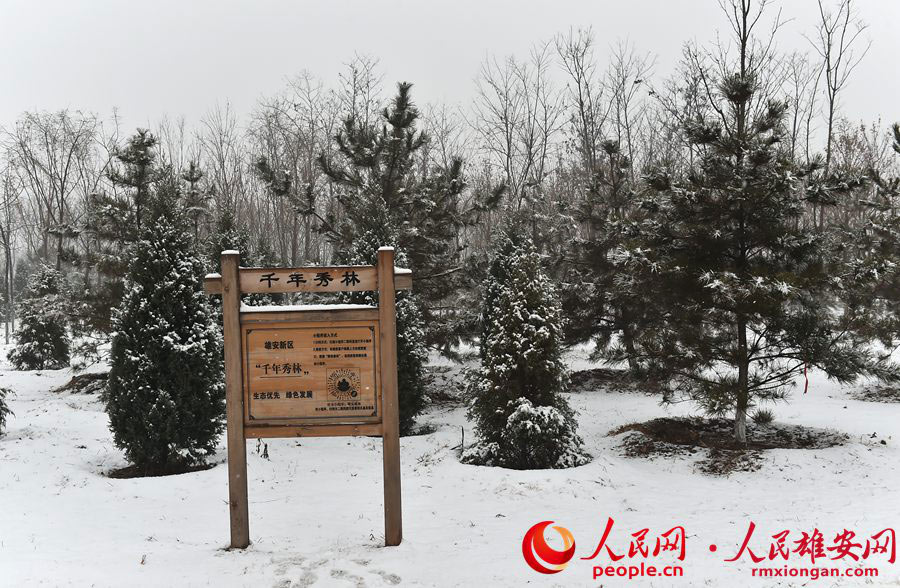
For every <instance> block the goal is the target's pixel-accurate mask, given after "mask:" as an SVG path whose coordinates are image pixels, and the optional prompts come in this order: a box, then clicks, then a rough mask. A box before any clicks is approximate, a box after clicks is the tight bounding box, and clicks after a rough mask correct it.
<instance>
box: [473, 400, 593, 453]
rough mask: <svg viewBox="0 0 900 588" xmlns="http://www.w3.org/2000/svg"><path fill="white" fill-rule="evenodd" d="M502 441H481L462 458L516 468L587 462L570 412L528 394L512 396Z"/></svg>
mask: <svg viewBox="0 0 900 588" xmlns="http://www.w3.org/2000/svg"><path fill="white" fill-rule="evenodd" d="M507 410H508V412H509V413H510V414H509V417H508V418H507V419H506V427H504V428H503V430H502V431H501V432H500V442H490V443H478V444H476V445H473V446H472V447H470V448H469V449H468V450H467V451H466V452H465V453H464V454H463V461H464V462H466V463H474V464H480V465H489V466H503V467H507V468H513V469H517V470H524V469H550V468H571V467H575V466H579V465H582V464H585V463H587V461H588V458H587V456H586V455H585V453H584V451H583V450H582V445H583V442H582V440H581V437H579V436H578V435H577V434H576V433H575V424H574V423H573V421H572V418H571V416H567V415H566V414H564V413H563V412H562V411H560V410H559V409H557V408H554V407H552V406H534V405H533V404H532V403H531V401H530V400H528V399H527V398H519V399H518V400H511V401H510V402H509V404H508V408H507Z"/></svg>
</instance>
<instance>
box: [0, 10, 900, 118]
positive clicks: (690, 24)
mask: <svg viewBox="0 0 900 588" xmlns="http://www.w3.org/2000/svg"><path fill="white" fill-rule="evenodd" d="M832 1H834V2H836V1H837V0H832ZM858 4H859V7H858V9H859V12H860V15H861V16H862V18H863V19H864V20H865V21H866V22H867V23H868V24H869V26H870V28H869V30H868V31H867V36H868V38H869V39H871V41H872V48H871V50H870V52H869V55H868V56H867V57H866V59H865V60H864V61H863V62H862V64H861V65H860V67H859V68H858V69H857V70H856V72H855V74H854V77H853V79H852V80H851V83H850V87H848V89H847V90H846V94H845V96H844V100H843V107H842V108H843V111H844V113H845V114H846V115H848V116H849V117H850V118H853V119H860V118H861V119H865V120H874V119H875V118H877V117H878V116H881V117H882V118H883V119H884V121H885V124H887V123H889V122H891V121H894V120H900V106H898V98H900V67H898V65H897V59H898V56H900V34H898V31H900V0H862V1H860V2H858ZM781 7H782V8H783V11H784V14H785V16H787V17H792V18H794V20H792V21H791V22H790V23H789V24H788V25H787V26H786V27H785V28H784V29H783V31H782V33H781V36H780V37H779V39H780V41H779V46H780V47H781V48H782V49H789V50H793V49H804V50H805V49H806V48H808V43H807V41H806V40H805V39H804V38H803V37H802V36H801V34H802V33H804V32H806V33H808V34H812V32H813V24H814V20H815V18H816V2H815V0H782V2H781ZM723 24H724V20H723V16H722V14H721V12H720V11H719V8H718V6H717V3H716V1H715V0H627V1H622V0H615V1H612V0H585V1H576V0H553V1H552V2H538V1H524V0H518V1H515V0H502V1H501V0H418V1H414V0H385V1H376V0H369V1H364V0H353V1H351V0H292V1H287V0H284V1H277V0H243V1H242V0H145V1H143V2H138V1H130V0H129V1H123V0H91V1H76V0H55V1H49V0H0V80H2V84H3V88H2V91H0V125H2V126H9V125H11V123H12V122H13V121H14V120H15V118H16V117H17V116H18V114H19V113H21V112H22V111H25V110H33V109H48V110H56V109H60V108H71V109H83V110H90V111H94V112H97V113H99V114H101V115H103V116H108V115H109V114H110V113H111V112H112V109H113V107H117V108H118V109H119V113H120V115H121V116H122V118H123V121H124V123H125V125H126V126H125V127H124V128H123V131H126V132H127V131H129V127H134V126H137V125H141V126H148V125H150V126H152V125H153V124H155V123H156V122H158V121H159V120H160V119H161V118H162V117H163V115H168V116H169V117H178V116H184V117H185V118H186V119H187V121H188V124H189V125H191V124H194V123H196V122H197V120H198V119H199V118H200V117H201V116H202V115H203V114H204V113H205V112H206V111H208V110H209V109H210V108H212V107H213V106H214V105H215V104H216V103H217V102H218V103H224V102H226V101H227V102H230V103H231V104H232V106H233V107H234V109H235V111H236V112H237V113H238V114H239V115H244V114H246V113H247V112H249V111H250V109H252V108H253V106H254V104H255V103H256V101H257V99H258V98H259V97H260V96H262V95H271V94H273V93H275V92H277V91H278V90H280V89H281V88H282V87H284V85H285V81H286V79H287V78H288V77H291V76H293V75H294V74H296V73H298V72H300V71H301V70H303V69H306V70H309V71H310V72H312V73H313V74H314V75H316V76H317V77H320V78H323V79H324V80H325V81H326V82H333V81H334V80H336V76H337V72H338V71H339V69H340V68H341V67H342V64H343V63H345V62H347V61H348V60H349V59H351V58H352V57H353V54H354V52H359V53H365V54H370V55H373V56H376V57H378V58H379V59H380V60H381V68H382V71H383V72H384V74H385V85H386V87H388V88H390V87H391V86H392V85H393V83H394V82H395V81H399V80H407V81H411V82H413V83H414V84H415V88H414V97H415V99H416V100H417V102H419V103H420V104H425V103H428V102H437V101H445V102H448V103H451V104H455V103H464V102H467V101H468V100H469V99H470V97H471V96H472V94H473V90H474V83H473V80H474V77H475V76H476V74H477V72H478V70H479V67H480V64H481V62H482V60H483V59H484V58H485V56H486V55H488V54H496V55H498V56H505V55H509V54H514V55H517V56H520V57H524V56H526V55H527V51H528V49H529V47H530V46H531V44H532V43H534V42H535V41H538V40H543V39H548V38H550V37H552V36H553V35H554V34H556V33H558V32H564V31H567V30H568V29H569V28H570V27H572V26H575V27H587V26H590V27H592V28H593V30H594V32H595V34H596V37H597V39H598V45H599V49H601V51H600V54H599V57H601V62H602V63H605V60H602V58H603V56H604V54H605V53H606V52H607V48H608V46H609V45H611V44H614V43H615V42H617V40H620V39H627V40H629V41H630V42H632V43H634V45H635V46H636V47H637V48H638V49H639V50H640V51H642V52H643V51H646V52H650V53H653V54H655V55H656V56H657V68H656V79H659V78H661V77H663V76H666V75H668V74H669V73H670V72H671V70H672V65H673V64H674V62H675V61H676V60H677V58H678V55H679V53H680V50H681V45H682V44H683V43H684V42H685V41H686V40H689V39H697V40H699V41H708V40H712V39H714V38H715V34H716V29H717V28H721V27H722V25H723ZM723 34H724V30H723Z"/></svg>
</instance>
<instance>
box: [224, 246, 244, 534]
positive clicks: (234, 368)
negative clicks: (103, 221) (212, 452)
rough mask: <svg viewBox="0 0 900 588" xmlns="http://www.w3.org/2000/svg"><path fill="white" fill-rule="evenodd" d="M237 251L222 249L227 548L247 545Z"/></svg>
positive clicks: (239, 290)
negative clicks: (226, 451)
mask: <svg viewBox="0 0 900 588" xmlns="http://www.w3.org/2000/svg"><path fill="white" fill-rule="evenodd" d="M240 257H241V255H240V253H238V252H237V251H223V252H222V257H221V262H222V327H223V333H224V336H225V414H226V418H227V420H228V433H227V437H228V505H229V511H230V515H231V547H232V548H237V549H243V548H245V547H247V546H248V545H250V516H249V513H248V509H247V445H246V441H245V438H244V394H243V385H244V384H243V382H244V380H243V374H242V372H241V369H242V366H241V318H240V312H241V289H240V278H239V275H238V274H239V266H240Z"/></svg>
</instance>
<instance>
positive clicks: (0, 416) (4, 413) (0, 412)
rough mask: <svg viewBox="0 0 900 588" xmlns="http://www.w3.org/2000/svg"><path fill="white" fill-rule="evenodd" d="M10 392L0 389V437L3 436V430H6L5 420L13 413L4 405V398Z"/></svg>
mask: <svg viewBox="0 0 900 588" xmlns="http://www.w3.org/2000/svg"><path fill="white" fill-rule="evenodd" d="M10 392H11V391H10V389H9V388H0V435H2V434H3V429H4V428H6V418H7V417H8V416H9V415H11V414H12V413H13V412H12V411H11V410H9V407H8V406H7V405H6V397H7V396H8V395H9V394H10Z"/></svg>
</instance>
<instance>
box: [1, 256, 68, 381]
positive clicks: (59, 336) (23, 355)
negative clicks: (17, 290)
mask: <svg viewBox="0 0 900 588" xmlns="http://www.w3.org/2000/svg"><path fill="white" fill-rule="evenodd" d="M65 295H66V287H65V279H64V278H63V275H62V274H61V273H60V272H58V271H56V270H55V269H53V268H51V267H50V266H46V265H39V266H38V268H37V271H35V272H34V273H33V274H32V275H31V277H30V278H29V281H28V287H27V288H26V290H25V294H24V298H23V299H22V301H21V302H20V304H19V321H20V322H19V328H18V330H17V331H16V347H15V348H14V349H12V350H11V351H10V352H9V361H10V362H11V363H12V364H13V366H15V368H16V369H19V370H44V369H50V370H54V369H59V368H63V367H68V366H69V346H70V338H69V333H68V331H67V330H66V324H67V317H66V307H65Z"/></svg>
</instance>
